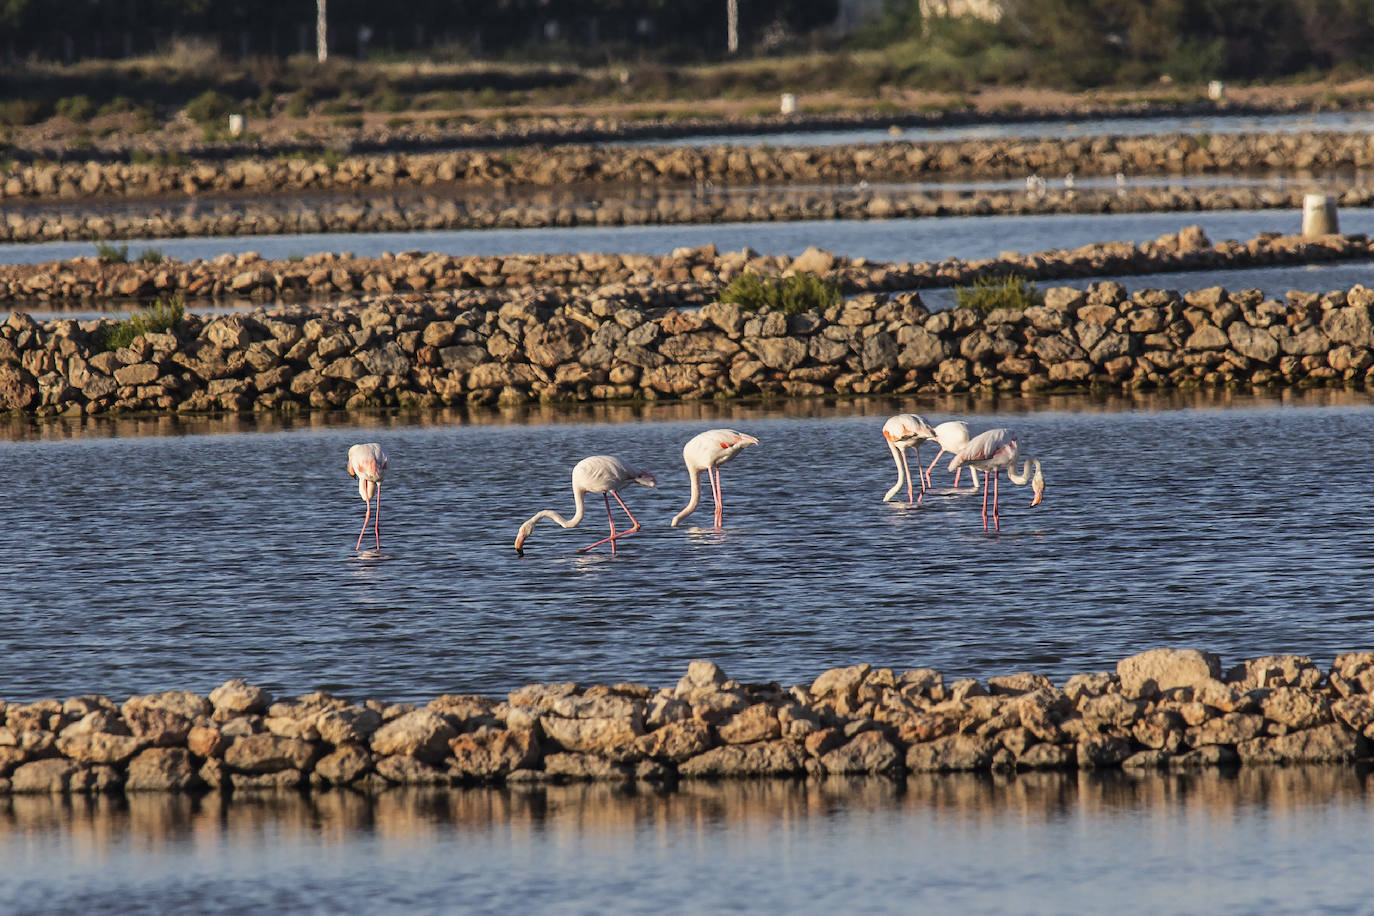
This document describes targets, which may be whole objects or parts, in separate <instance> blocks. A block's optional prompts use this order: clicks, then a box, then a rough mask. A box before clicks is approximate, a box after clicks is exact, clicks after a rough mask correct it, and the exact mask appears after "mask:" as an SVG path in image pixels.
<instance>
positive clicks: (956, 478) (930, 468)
mask: <svg viewBox="0 0 1374 916" xmlns="http://www.w3.org/2000/svg"><path fill="white" fill-rule="evenodd" d="M944 453H945V450H944V449H943V448H942V449H940V451H939V454H937V455H936V456H935V460H934V461H932V462H931V463H930V467H928V468H926V483H930V472H931V471H933V470H935V465H936V462H938V461H939V460H940V455H943V454H944ZM959 470H961V471H962V470H963V468H960V469H959ZM958 479H959V478H958V477H957V476H956V477H955V480H958Z"/></svg>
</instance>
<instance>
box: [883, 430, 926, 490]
mask: <svg viewBox="0 0 1374 916" xmlns="http://www.w3.org/2000/svg"><path fill="white" fill-rule="evenodd" d="M883 438H884V439H886V440H887V447H888V449H889V450H890V451H891V452H892V461H893V463H894V464H896V465H897V482H896V483H894V484H893V485H892V489H890V490H888V491H887V493H886V494H885V495H884V496H883V502H885V503H886V502H891V501H892V497H894V496H896V495H897V493H898V492H899V491H900V490H901V489H902V484H903V483H905V484H906V504H907V505H908V506H909V505H911V503H912V485H911V466H910V465H909V464H907V460H906V450H907V449H908V448H912V447H913V446H914V447H915V449H916V476H917V478H918V479H919V480H920V481H921V496H925V495H926V475H925V473H924V472H923V471H922V470H921V443H922V442H929V441H930V440H931V439H934V438H935V430H933V429H931V428H930V424H929V423H927V422H926V421H925V419H924V418H922V417H918V416H916V414H914V413H899V414H897V416H895V417H892V418H891V419H889V420H888V421H887V422H886V423H884V424H883ZM916 501H917V502H920V500H919V499H918V500H916Z"/></svg>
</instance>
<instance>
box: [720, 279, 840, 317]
mask: <svg viewBox="0 0 1374 916" xmlns="http://www.w3.org/2000/svg"><path fill="white" fill-rule="evenodd" d="M720 301H721V302H732V303H734V304H735V305H738V306H739V307H740V308H742V309H744V310H745V311H749V312H757V311H758V310H759V309H762V308H764V307H765V306H766V307H768V308H773V309H777V310H778V311H780V312H783V313H785V314H788V315H798V314H801V313H802V312H810V311H814V310H817V309H823V308H827V307H829V306H832V305H836V304H837V303H839V301H840V287H839V285H838V284H836V283H831V282H830V281H829V280H825V279H823V278H821V277H818V276H816V275H815V274H796V275H794V276H791V277H764V276H762V275H760V274H756V273H742V274H740V275H739V276H737V277H735V279H733V280H731V281H730V285H729V286H727V287H725V289H723V290H721V293H720Z"/></svg>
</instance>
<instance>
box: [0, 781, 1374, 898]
mask: <svg viewBox="0 0 1374 916" xmlns="http://www.w3.org/2000/svg"><path fill="white" fill-rule="evenodd" d="M1370 791H1371V777H1370V776H1369V775H1368V774H1367V773H1363V772H1360V771H1357V770H1356V769H1354V768H1351V767H1333V768H1296V767H1294V768H1264V769H1256V770H1242V771H1241V772H1239V773H1235V774H1225V773H1215V772H1208V773H1195V774H1186V775H1173V776H1163V775H1156V774H1150V775H1144V776H1139V777H1124V776H1122V775H1120V774H1119V773H1111V774H1098V775H1092V774H1078V773H1069V774H1060V773H1041V774H1022V775H1020V776H1016V777H1012V778H997V779H989V778H979V777H972V776H941V777H912V778H911V779H908V780H903V781H889V780H885V779H834V778H832V779H828V780H825V781H824V782H812V783H794V782H786V781H772V782H763V783H757V782H735V783H723V784H711V783H685V784H683V786H682V787H681V788H680V789H679V790H678V791H675V792H670V793H667V794H658V793H655V792H653V791H652V790H648V789H644V790H641V791H633V790H629V791H627V790H625V789H616V788H610V787H607V786H566V787H551V788H548V789H530V790H519V791H498V790H470V791H450V792H406V791H393V792H388V793H386V794H384V795H382V796H380V797H379V798H376V799H369V798H366V797H364V796H360V795H355V794H352V793H347V792H327V793H322V794H319V795H316V796H314V797H313V798H310V799H304V798H301V797H299V796H296V795H289V794H288V795H280V796H277V795H271V796H258V797H256V798H255V797H252V796H249V797H248V798H246V799H236V800H235V801H234V802H232V803H230V804H223V803H221V802H220V801H219V800H218V799H204V800H200V801H192V800H189V799H185V798H174V799H167V798H164V797H158V796H152V797H150V796H141V797H140V796H135V797H133V798H131V799H129V801H128V802H127V803H126V802H123V800H119V801H115V800H111V799H103V798H102V799H95V800H91V801H87V800H84V799H75V800H72V801H71V802H63V801H61V800H57V799H51V798H47V797H44V798H14V799H12V800H4V799H0V858H3V861H4V862H5V866H6V867H5V868H4V869H0V899H3V900H4V901H5V904H4V908H5V911H6V912H11V913H44V914H48V913H89V912H93V911H94V912H198V913H200V912H205V913H240V912H319V913H338V912H362V911H369V912H371V911H376V910H377V909H379V908H380V906H379V904H381V902H382V901H385V902H386V903H387V904H389V906H388V907H387V908H388V909H391V910H396V911H404V912H422V913H440V912H443V913H447V912H499V913H509V912H558V913H588V914H592V913H605V912H635V913H712V912H721V911H726V912H751V913H752V912H767V913H835V912H846V913H848V912H865V913H868V912H873V913H878V912H882V913H889V912H911V911H919V912H962V913H1008V912H1015V913H1073V912H1078V913H1086V912H1104V911H1108V910H1110V911H1111V912H1114V913H1123V914H1133V913H1142V914H1156V913H1188V912H1197V913H1203V912H1205V913H1255V912H1270V913H1273V912H1281V913H1289V912H1292V913H1297V912H1302V913H1368V912H1370V902H1369V901H1370V893H1371V891H1374V879H1371V878H1370V875H1369V869H1368V848H1369V834H1370V830H1371V828H1372V827H1374V804H1371V800H1370Z"/></svg>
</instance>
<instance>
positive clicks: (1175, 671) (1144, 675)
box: [1116, 649, 1221, 699]
mask: <svg viewBox="0 0 1374 916" xmlns="http://www.w3.org/2000/svg"><path fill="white" fill-rule="evenodd" d="M1116 673H1117V675H1118V676H1119V677H1120V678H1121V691H1122V693H1124V694H1125V695H1126V696H1127V697H1130V698H1133V699H1134V698H1147V699H1148V698H1149V697H1152V696H1155V695H1156V694H1157V693H1158V692H1159V691H1161V690H1169V689H1170V688H1173V687H1191V686H1193V685H1195V684H1198V683H1200V682H1202V681H1205V680H1207V679H1213V678H1218V677H1220V675H1221V662H1220V660H1219V659H1218V658H1217V656H1215V655H1213V654H1211V653H1210V652H1200V651H1198V650H1197V649H1150V650H1147V651H1145V652H1141V653H1140V654H1138V655H1133V656H1131V657H1130V658H1125V659H1122V660H1121V661H1119V662H1117V665H1116Z"/></svg>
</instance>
